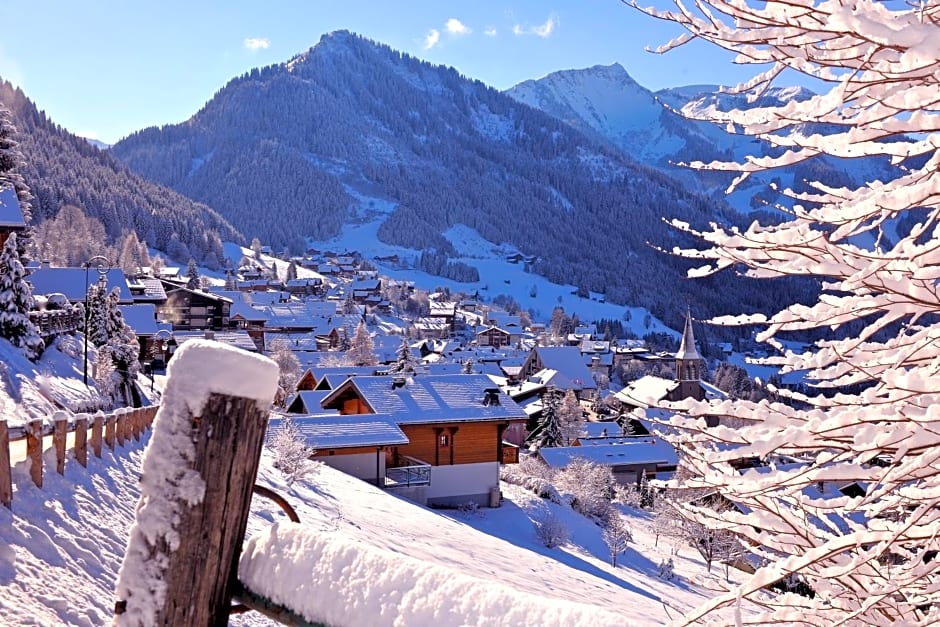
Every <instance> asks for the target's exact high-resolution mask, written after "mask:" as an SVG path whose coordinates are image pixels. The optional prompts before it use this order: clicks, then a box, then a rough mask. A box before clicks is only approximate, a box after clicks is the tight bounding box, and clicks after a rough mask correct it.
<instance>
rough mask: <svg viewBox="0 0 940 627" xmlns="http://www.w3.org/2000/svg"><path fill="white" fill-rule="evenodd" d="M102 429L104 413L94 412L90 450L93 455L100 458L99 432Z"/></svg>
mask: <svg viewBox="0 0 940 627" xmlns="http://www.w3.org/2000/svg"><path fill="white" fill-rule="evenodd" d="M103 429H104V414H103V413H101V412H100V411H99V412H98V413H96V414H95V417H94V418H93V419H92V423H91V450H92V451H93V452H94V454H95V457H98V458H99V459H100V458H101V432H102V430H103Z"/></svg>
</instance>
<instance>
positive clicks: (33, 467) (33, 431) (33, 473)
mask: <svg viewBox="0 0 940 627" xmlns="http://www.w3.org/2000/svg"><path fill="white" fill-rule="evenodd" d="M26 458H27V459H29V476H30V478H32V480H33V483H35V484H36V487H37V488H41V487H42V420H39V419H38V418H37V419H36V420H30V421H29V422H27V423H26Z"/></svg>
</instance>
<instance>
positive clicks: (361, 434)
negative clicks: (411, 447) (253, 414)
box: [268, 415, 408, 449]
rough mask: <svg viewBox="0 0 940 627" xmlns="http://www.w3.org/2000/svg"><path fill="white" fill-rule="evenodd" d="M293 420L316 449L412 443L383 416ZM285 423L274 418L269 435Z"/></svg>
mask: <svg viewBox="0 0 940 627" xmlns="http://www.w3.org/2000/svg"><path fill="white" fill-rule="evenodd" d="M292 420H293V422H294V426H296V427H297V430H298V431H299V432H300V433H301V434H302V435H303V436H304V439H305V440H306V442H307V446H310V447H312V448H314V449H336V448H356V447H360V446H393V445H398V444H408V437H407V436H406V435H405V434H404V433H403V432H402V430H401V429H399V428H398V425H396V424H395V423H394V422H393V421H391V420H389V419H387V418H383V417H379V416H370V415H365V416H299V417H292ZM282 422H283V420H282V419H278V418H273V419H272V420H271V422H270V424H269V426H268V433H269V434H274V433H277V431H278V430H280V428H281V424H282Z"/></svg>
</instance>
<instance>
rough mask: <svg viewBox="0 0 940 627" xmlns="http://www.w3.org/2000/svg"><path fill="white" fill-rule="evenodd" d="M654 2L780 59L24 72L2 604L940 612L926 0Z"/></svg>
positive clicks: (417, 613) (934, 208) (3, 391)
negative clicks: (95, 78) (167, 117)
mask: <svg viewBox="0 0 940 627" xmlns="http://www.w3.org/2000/svg"><path fill="white" fill-rule="evenodd" d="M613 4H615V5H616V4H618V3H613ZM630 4H631V3H625V6H621V7H619V8H618V10H619V11H625V12H632V14H635V15H634V16H633V19H636V20H640V21H641V23H651V22H653V21H655V20H660V21H666V22H671V23H672V25H674V26H677V27H680V30H679V31H677V32H683V33H686V35H684V37H690V38H691V39H699V40H701V42H703V45H704V42H710V43H711V44H717V46H718V47H721V48H724V49H726V50H730V51H732V52H735V53H737V54H738V55H739V57H738V58H737V62H739V63H744V64H749V63H753V64H757V65H756V66H755V67H756V68H757V69H756V70H755V71H754V72H753V73H752V76H753V77H754V78H750V79H749V80H748V81H747V82H742V83H741V85H739V86H738V87H737V88H728V87H719V86H717V85H705V84H698V85H690V86H676V87H669V88H664V89H659V90H656V91H653V90H649V89H647V88H645V87H643V86H641V85H640V84H639V83H638V82H636V81H635V80H634V79H633V78H632V77H631V76H630V74H629V73H628V71H627V69H625V68H624V67H623V66H621V65H620V64H618V63H614V64H612V65H595V66H592V67H588V68H585V69H576V70H568V69H561V70H558V71H555V72H553V73H550V74H548V75H547V76H544V77H543V78H538V79H531V80H525V81H523V82H520V83H518V84H515V85H514V86H512V87H510V88H508V89H503V90H497V89H495V88H493V87H490V86H488V85H487V84H485V83H484V82H481V81H480V80H476V79H474V78H470V77H468V76H465V75H464V74H462V73H460V72H458V71H457V70H456V69H454V68H452V67H449V66H448V65H446V64H445V65H438V64H434V63H430V62H428V61H424V60H421V59H420V58H418V57H416V56H413V55H412V54H409V53H405V52H401V51H399V50H396V49H394V48H392V47H390V46H388V45H385V44H383V43H380V42H378V41H374V40H372V39H370V38H367V37H364V36H360V35H358V34H355V33H353V32H350V31H347V30H336V31H333V32H329V33H327V34H325V35H322V37H320V38H319V41H318V42H317V43H315V44H314V45H313V46H312V47H310V48H309V49H308V50H306V51H304V52H300V53H298V54H295V55H293V56H291V57H290V58H288V59H287V60H286V61H281V62H276V63H272V64H270V65H265V66H253V69H250V70H248V71H246V72H245V73H243V74H241V75H238V76H235V77H233V78H231V79H230V80H229V81H228V82H227V83H226V84H224V85H208V86H203V88H206V87H208V88H209V89H216V90H217V91H215V93H214V95H212V97H211V98H210V99H209V100H208V101H207V102H205V104H204V105H203V106H202V107H201V108H200V109H199V110H198V111H195V112H192V111H190V112H189V114H188V115H189V116H190V117H189V118H188V119H187V120H185V121H184V122H181V123H176V124H165V125H163V126H151V127H148V128H143V129H141V130H138V131H135V132H132V133H130V134H128V135H126V136H125V137H123V139H121V140H120V141H117V142H116V143H114V144H103V143H101V142H94V141H92V140H90V139H87V138H85V137H82V136H80V135H78V134H74V133H73V132H70V131H69V130H66V129H65V128H64V127H62V126H60V125H59V124H58V123H57V122H56V120H53V119H51V117H50V116H49V115H47V114H46V113H45V112H44V111H43V110H41V109H40V106H41V104H42V103H38V102H34V101H32V100H31V99H30V97H29V96H28V95H27V93H26V91H24V90H25V89H27V86H28V85H30V82H29V81H25V82H24V83H23V85H18V84H17V81H15V80H14V81H10V80H4V79H10V78H14V77H13V76H10V77H6V76H5V77H4V78H3V79H0V504H2V506H3V507H0V623H2V624H4V625H82V626H89V625H91V626H94V625H107V624H111V625H121V626H151V625H171V626H190V625H192V626H201V625H207V626H208V625H226V624H231V625H277V624H286V625H330V626H342V625H347V626H364V625H390V626H391V625H395V626H404V627H410V626H419V627H421V626H429V627H445V626H450V625H453V626H462V625H479V626H487V627H488V626H491V625H494V626H495V625H505V626H514V625H538V626H554V625H557V626H565V627H570V626H575V625H591V626H592V627H599V626H602V625H610V626H615V625H616V626H622V625H631V626H632V625H638V626H653V625H689V624H715V625H732V624H733V625H813V626H814V627H821V626H824V625H850V626H871V625H879V626H880V625H892V626H893V625H918V626H920V625H924V626H926V625H936V624H938V623H940V571H938V568H940V566H938V564H940V562H938V560H936V556H937V554H938V551H940V502H938V499H940V496H938V492H937V484H938V481H940V461H938V460H937V454H938V453H937V451H938V450H940V447H938V445H940V414H938V411H937V409H936V408H937V407H940V348H938V346H940V345H938V344H937V336H938V330H940V326H938V322H940V317H938V314H940V295H938V291H937V281H938V280H940V272H938V270H937V267H938V264H940V257H938V256H937V253H936V243H937V238H938V237H940V236H938V233H940V231H937V221H938V219H940V212H938V207H940V204H938V202H940V201H938V195H937V189H938V188H937V185H938V181H940V178H938V177H940V174H938V172H940V167H938V163H940V150H938V148H937V146H938V142H940V139H938V138H940V135H938V130H937V128H938V127H937V119H938V116H940V106H938V102H937V96H936V95H937V93H940V89H938V88H940V48H938V47H937V45H936V44H937V42H938V41H940V26H938V20H940V10H938V9H940V5H938V4H937V2H935V1H934V0H925V1H924V2H921V3H914V4H911V5H909V6H908V5H906V4H901V3H875V2H871V1H869V0H866V1H864V2H860V3H844V2H841V0H826V1H824V2H816V1H810V2H804V3H798V6H797V5H793V4H790V3H784V2H780V1H777V0H769V1H768V2H766V3H762V4H761V6H760V7H757V5H754V6H752V5H751V4H750V3H744V4H740V3H728V2H724V1H722V0H705V2H704V3H701V4H697V5H696V8H694V9H687V8H685V7H684V5H682V4H680V3H678V2H677V3H676V6H678V7H680V9H679V13H674V12H668V11H660V9H658V8H648V9H642V8H641V9H639V10H638V8H637V7H636V6H635V5H634V6H633V7H631V6H629V5H630ZM666 4H672V3H669V2H667V3H666ZM673 8H674V9H675V7H673ZM448 10H450V9H448ZM540 10H541V8H540ZM584 10H585V11H587V10H589V9H586V8H585V9H584ZM696 11H698V12H700V13H696ZM800 11H802V13H801V12H800ZM644 14H645V15H644ZM553 20H554V21H553ZM467 24H469V22H468V23H464V22H461V21H460V20H458V19H457V18H450V19H448V20H447V22H446V24H445V25H444V26H441V27H438V29H432V30H431V31H430V32H429V33H428V34H427V38H426V39H424V40H423V45H422V46H421V48H423V50H424V51H427V53H428V54H431V52H432V51H433V50H435V49H438V48H441V47H442V46H445V45H448V44H454V42H457V41H458V40H459V38H461V37H470V36H471V35H473V36H477V37H479V38H480V40H481V41H483V40H485V39H486V38H490V39H493V40H495V39H496V38H497V35H498V32H497V31H498V29H497V28H496V27H495V26H492V27H489V26H488V27H486V29H484V25H483V23H482V22H481V23H480V24H479V25H467ZM561 25H564V22H560V21H558V20H557V18H556V17H555V16H554V14H553V16H552V17H549V18H548V21H547V22H545V23H544V24H541V25H531V26H527V25H526V24H525V23H523V22H520V23H519V24H517V25H515V26H514V27H513V30H512V33H513V35H515V36H517V37H518V38H519V39H520V40H521V39H522V38H524V37H526V36H531V37H532V38H533V41H535V40H539V39H545V40H547V39H548V38H549V37H550V36H551V35H552V33H553V32H554V30H555V29H556V28H561ZM823 25H826V26H823ZM499 32H500V33H502V31H499ZM507 36H509V35H508V32H507ZM786 42H796V43H786ZM924 42H932V43H930V44H927V43H924ZM683 43H684V42H683V40H682V37H680V38H679V39H678V40H673V41H672V42H671V43H670V44H667V45H666V46H665V47H664V49H661V50H659V51H660V52H665V51H669V52H672V49H673V48H679V47H681V46H682V45H683ZM268 45H270V42H268V41H267V40H262V39H252V40H249V39H246V40H245V47H246V48H253V49H254V50H264V49H267V47H268ZM849 50H851V51H852V52H851V53H849V52H846V51H849ZM3 55H4V50H3V47H2V46H0V71H3V68H4V67H5V66H4V65H3ZM667 56H668V55H667ZM428 58H435V57H428ZM768 63H770V64H776V65H775V66H774V67H775V68H777V69H775V70H772V71H768V72H765V73H763V74H761V73H760V72H761V71H764V70H765V69H766V67H767V66H766V64H768ZM784 68H787V69H786V70H785V71H784V70H783V69H784ZM781 71H782V72H783V73H782V74H781V75H780V77H778V76H777V74H780V72H781ZM826 72H830V73H829V74H827V73H826ZM790 74H792V76H791V77H790V80H791V81H792V80H793V77H795V76H797V75H799V74H803V75H806V76H808V77H810V78H812V79H813V80H814V81H816V82H815V83H801V84H805V85H810V86H797V87H789V86H785V84H784V83H786V80H785V79H786V78H787V76H789V75H790ZM14 76H15V75H14ZM680 81H681V79H677V81H676V82H677V83H678V82H680ZM100 106H101V107H105V106H106V103H104V102H102V103H101V104H100Z"/></svg>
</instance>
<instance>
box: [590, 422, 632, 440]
mask: <svg viewBox="0 0 940 627" xmlns="http://www.w3.org/2000/svg"><path fill="white" fill-rule="evenodd" d="M582 429H583V430H584V433H585V437H586V438H603V437H608V436H617V435H618V434H623V427H621V426H620V425H619V424H618V423H616V422H614V421H613V420H610V421H604V422H586V423H584V425H583V427H582ZM582 439H583V438H582Z"/></svg>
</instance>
